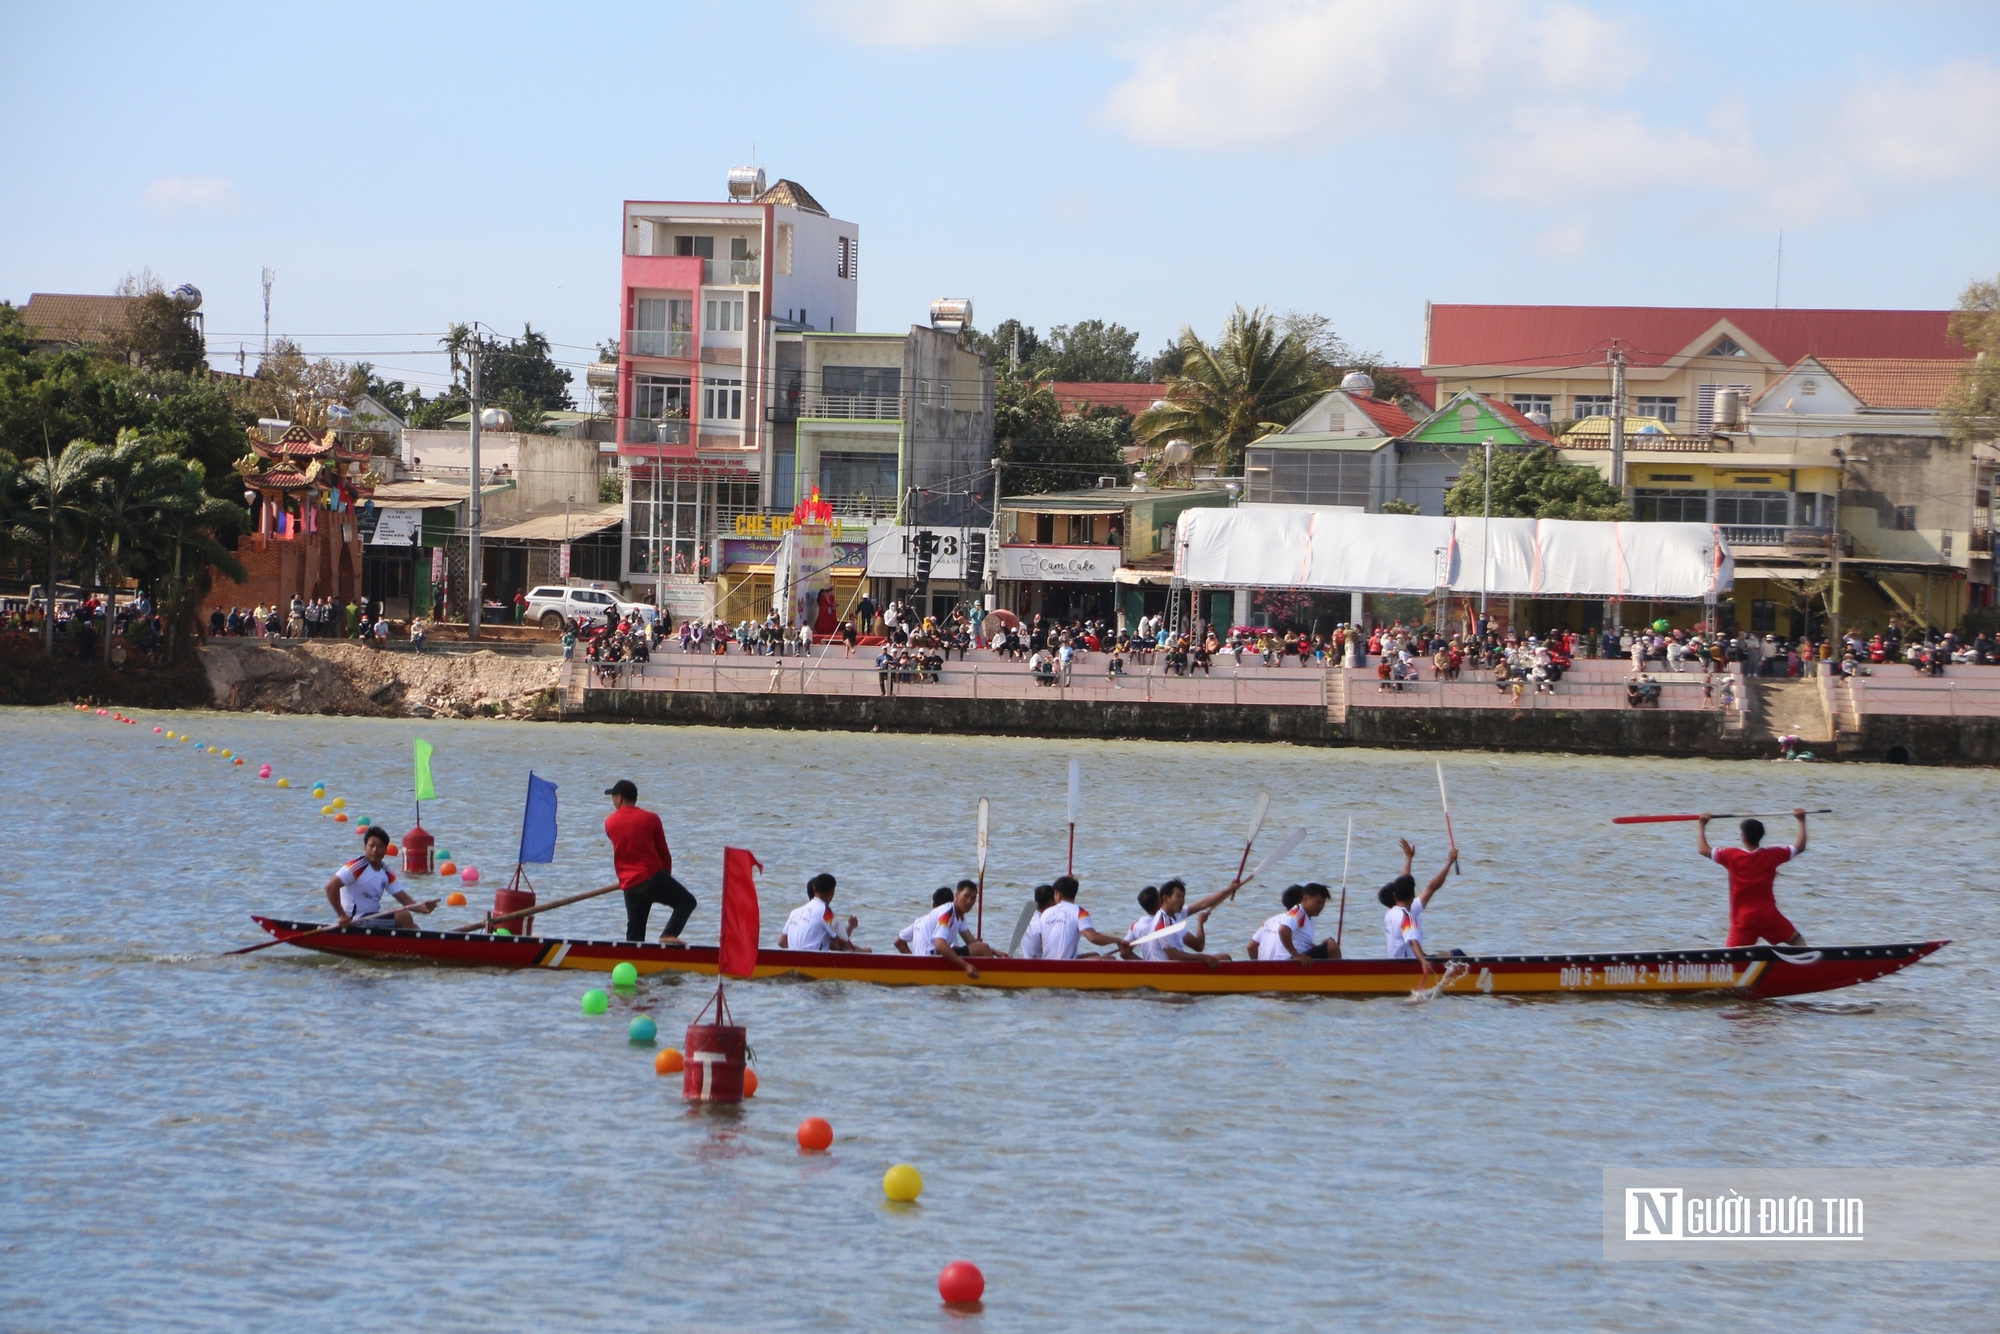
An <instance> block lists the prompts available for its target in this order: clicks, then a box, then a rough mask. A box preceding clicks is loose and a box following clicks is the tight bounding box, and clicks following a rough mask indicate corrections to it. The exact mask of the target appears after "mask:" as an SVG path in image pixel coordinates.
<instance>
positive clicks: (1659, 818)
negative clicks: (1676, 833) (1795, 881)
mask: <svg viewBox="0 0 2000 1334" xmlns="http://www.w3.org/2000/svg"><path fill="white" fill-rule="evenodd" d="M1790 814H1791V812H1790V811H1757V812H1755V813H1754V814H1748V815H1732V814H1721V815H1711V816H1709V817H1708V818H1709V819H1711V820H1782V819H1784V818H1785V817H1786V816H1787V815H1790ZM1806 814H1807V815H1832V814H1833V808H1832V807H1831V806H1829V807H1826V808H1824V809H1822V810H1817V811H1807V812H1806ZM1700 818H1701V817H1700V816H1699V815H1614V816H1612V817H1611V823H1613V824H1671V823H1673V822H1675V821H1680V820H1699V819H1700Z"/></svg>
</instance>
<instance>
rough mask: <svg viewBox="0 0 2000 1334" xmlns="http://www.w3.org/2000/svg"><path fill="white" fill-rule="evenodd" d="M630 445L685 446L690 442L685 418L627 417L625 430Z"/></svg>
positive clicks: (626, 440) (627, 442)
mask: <svg viewBox="0 0 2000 1334" xmlns="http://www.w3.org/2000/svg"><path fill="white" fill-rule="evenodd" d="M623 434H624V437H625V443H626V444H628V445H684V444H686V443H687V442H688V424H687V418H685V417H627V418H626V419H625V429H624V432H623Z"/></svg>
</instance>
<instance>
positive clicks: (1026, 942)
mask: <svg viewBox="0 0 2000 1334" xmlns="http://www.w3.org/2000/svg"><path fill="white" fill-rule="evenodd" d="M1055 901H1056V887H1055V886H1054V885H1036V886H1035V915H1034V916H1033V917H1030V918H1029V919H1028V929H1027V930H1025V931H1023V932H1022V933H1021V957H1022V958H1023V959H1039V958H1041V957H1042V914H1043V913H1046V912H1047V911H1048V910H1049V905H1050V904H1052V903H1054V902H1055Z"/></svg>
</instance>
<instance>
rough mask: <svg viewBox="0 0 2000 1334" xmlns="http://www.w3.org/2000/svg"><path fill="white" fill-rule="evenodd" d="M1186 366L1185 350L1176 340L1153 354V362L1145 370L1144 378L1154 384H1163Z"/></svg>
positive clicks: (1178, 340) (1179, 341)
mask: <svg viewBox="0 0 2000 1334" xmlns="http://www.w3.org/2000/svg"><path fill="white" fill-rule="evenodd" d="M1186 365H1187V348H1186V347H1184V346H1182V344H1181V340H1180V339H1178V338H1176V339H1174V340H1173V341H1172V342H1170V343H1168V344H1167V345H1166V346H1165V347H1163V348H1161V349H1160V350H1159V351H1158V352H1156V353H1154V354H1153V360H1152V363H1151V364H1150V365H1148V366H1147V368H1146V378H1147V379H1148V380H1151V381H1152V382H1153V383H1155V384H1165V383H1166V382H1167V381H1169V380H1171V379H1173V378H1174V377H1175V376H1176V375H1179V374H1180V373H1181V370H1182V368H1184V367H1185V366H1186Z"/></svg>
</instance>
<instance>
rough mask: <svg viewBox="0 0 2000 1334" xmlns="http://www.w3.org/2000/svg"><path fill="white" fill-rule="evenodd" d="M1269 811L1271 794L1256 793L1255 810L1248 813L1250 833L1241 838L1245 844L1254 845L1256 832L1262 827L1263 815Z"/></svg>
mask: <svg viewBox="0 0 2000 1334" xmlns="http://www.w3.org/2000/svg"><path fill="white" fill-rule="evenodd" d="M1270 809H1271V794H1270V793H1268V792H1260V793H1258V794H1257V809H1256V810H1254V811H1252V812H1250V832H1249V833H1247V834H1245V835H1244V836H1243V841H1244V842H1245V843H1255V842H1256V841H1257V831H1258V830H1259V829H1262V828H1263V827H1264V814H1265V812H1267V811H1269V810H1270Z"/></svg>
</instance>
